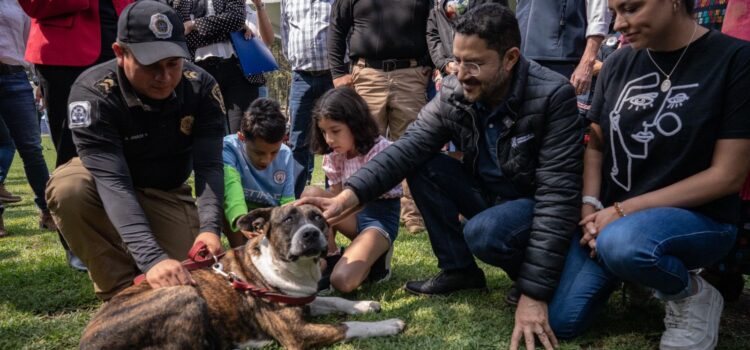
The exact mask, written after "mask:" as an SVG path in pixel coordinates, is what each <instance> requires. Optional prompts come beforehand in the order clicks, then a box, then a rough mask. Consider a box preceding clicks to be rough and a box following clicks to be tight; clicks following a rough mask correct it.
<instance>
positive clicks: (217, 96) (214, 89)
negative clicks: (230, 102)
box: [211, 84, 227, 114]
mask: <svg viewBox="0 0 750 350" xmlns="http://www.w3.org/2000/svg"><path fill="white" fill-rule="evenodd" d="M211 96H213V98H214V100H216V102H218V103H219V107H220V108H221V112H222V113H224V114H227V109H226V108H225V107H224V97H222V96H221V90H220V89H219V84H214V87H212V88H211Z"/></svg>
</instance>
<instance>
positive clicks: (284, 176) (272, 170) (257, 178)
mask: <svg viewBox="0 0 750 350" xmlns="http://www.w3.org/2000/svg"><path fill="white" fill-rule="evenodd" d="M222 158H223V161H224V168H225V170H229V173H230V174H225V179H228V177H227V175H230V178H231V173H234V171H232V170H235V171H236V172H237V173H238V174H239V177H240V183H241V184H242V191H243V194H244V199H245V202H247V204H248V207H249V208H248V209H253V208H260V207H269V206H279V205H281V204H285V203H287V202H291V201H293V200H294V171H295V167H296V166H295V165H296V164H295V163H296V162H295V160H294V157H292V151H291V150H290V149H289V147H287V146H286V145H283V144H282V145H281V148H280V149H279V153H278V155H277V156H276V159H274V160H273V162H272V163H271V164H270V165H269V166H268V167H267V168H266V169H264V170H258V169H256V168H255V166H253V165H252V163H250V159H249V158H248V156H247V153H246V152H245V145H244V143H243V142H242V141H240V140H239V138H238V137H237V134H234V135H228V136H225V137H224V150H223V151H222ZM232 168H233V169H232ZM226 182H227V181H225V183H226ZM225 187H226V184H225ZM225 202H226V201H225Z"/></svg>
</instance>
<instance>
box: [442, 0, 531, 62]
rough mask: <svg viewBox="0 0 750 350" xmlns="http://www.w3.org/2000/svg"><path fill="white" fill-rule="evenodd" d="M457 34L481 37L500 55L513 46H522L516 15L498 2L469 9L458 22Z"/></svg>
mask: <svg viewBox="0 0 750 350" xmlns="http://www.w3.org/2000/svg"><path fill="white" fill-rule="evenodd" d="M456 34H461V35H476V36H478V37H480V38H481V39H483V40H484V41H485V42H486V43H487V47H488V48H490V49H493V50H495V51H497V52H498V53H499V54H500V57H503V55H505V51H508V49H510V48H511V47H519V48H520V47H521V31H520V29H518V20H516V15H515V14H514V13H513V11H511V10H510V9H509V8H508V7H506V6H503V5H500V4H496V3H488V4H484V5H480V6H477V7H475V8H473V9H471V10H469V11H467V12H466V13H465V14H464V15H463V16H461V17H460V18H459V19H458V21H457V22H456Z"/></svg>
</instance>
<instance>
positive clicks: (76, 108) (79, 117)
mask: <svg viewBox="0 0 750 350" xmlns="http://www.w3.org/2000/svg"><path fill="white" fill-rule="evenodd" d="M89 125H91V102H89V101H75V102H71V103H70V104H69V105H68V127H69V128H71V129H76V128H85V127H88V126H89Z"/></svg>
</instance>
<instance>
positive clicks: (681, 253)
mask: <svg viewBox="0 0 750 350" xmlns="http://www.w3.org/2000/svg"><path fill="white" fill-rule="evenodd" d="M692 3H693V0H610V2H609V4H610V6H611V7H612V8H613V10H614V11H616V13H617V19H616V23H615V30H617V31H620V32H621V33H622V34H623V35H624V36H625V38H626V39H627V41H629V42H630V44H631V46H630V47H627V48H622V49H620V50H618V51H617V52H615V53H614V54H613V55H612V56H610V58H609V59H608V60H607V62H606V63H605V64H604V67H603V68H602V71H601V74H600V76H599V79H598V81H597V86H596V93H595V96H594V100H593V102H592V106H591V110H590V111H589V114H588V118H589V119H590V120H591V140H590V142H589V144H588V146H587V149H586V153H585V156H584V187H583V195H584V197H583V203H584V204H583V207H582V210H581V214H582V221H581V225H582V234H581V237H579V238H580V245H579V244H573V246H572V247H571V251H570V253H569V255H568V258H567V260H566V266H565V268H564V270H563V275H562V277H561V281H560V284H559V287H558V290H557V294H556V295H555V297H554V299H553V301H552V303H551V304H550V312H549V314H550V319H551V320H550V324H551V325H552V327H553V329H554V331H555V333H556V334H557V336H558V337H559V338H571V337H574V336H576V335H578V334H580V333H581V332H582V331H583V330H584V329H585V328H586V326H587V325H588V324H589V323H590V322H591V321H592V320H593V318H594V315H595V313H596V311H597V310H598V309H600V308H601V306H603V305H604V304H605V303H606V300H607V299H608V297H609V295H610V293H611V292H612V290H613V289H614V288H615V287H616V286H617V285H618V284H619V283H620V281H629V282H633V283H637V284H640V285H643V286H645V287H648V288H651V289H653V290H654V291H655V295H656V296H657V297H658V298H659V299H661V300H664V301H665V306H666V317H665V319H664V323H665V326H666V330H665V331H664V333H663V334H662V338H661V344H660V347H661V348H662V349H709V348H712V347H714V346H715V345H716V342H717V338H718V324H719V319H720V316H721V310H722V307H723V299H722V297H721V295H720V294H719V293H718V292H717V291H716V289H714V288H713V287H712V286H711V285H709V284H708V283H707V282H706V281H705V280H703V279H702V278H701V277H700V276H698V275H697V274H696V273H695V272H694V270H695V269H699V268H702V267H706V266H709V265H711V264H712V263H714V262H716V261H717V260H719V259H720V258H721V257H723V256H724V255H726V254H727V252H728V251H729V250H730V248H731V247H732V245H733V243H734V240H735V235H736V231H737V229H736V227H735V226H734V225H733V223H734V222H735V220H736V219H737V215H738V213H739V198H738V196H737V192H738V191H739V189H740V187H741V185H742V182H743V180H744V177H745V175H746V174H747V172H748V170H750V157H748V154H750V93H749V92H750V43H748V42H745V41H741V40H737V39H733V38H730V37H728V36H725V35H723V34H721V33H719V32H716V31H709V30H708V29H706V28H703V27H701V26H699V25H698V24H697V23H696V22H695V21H694V19H693V18H692V16H691V15H690V11H691V9H692Z"/></svg>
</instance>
